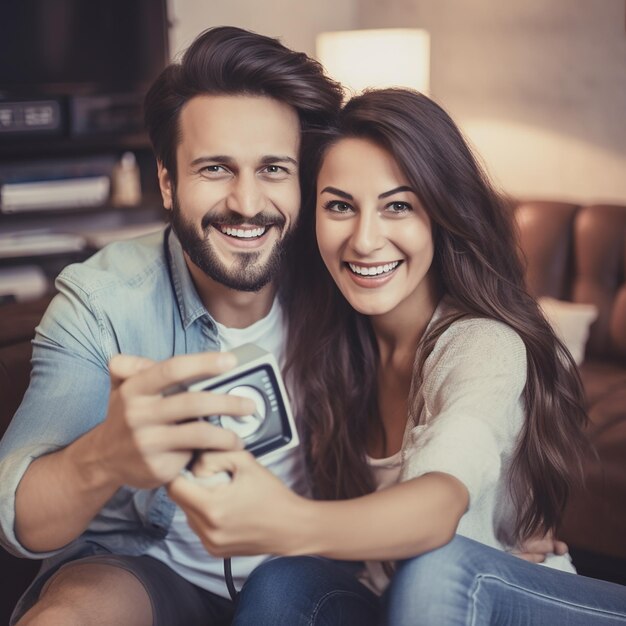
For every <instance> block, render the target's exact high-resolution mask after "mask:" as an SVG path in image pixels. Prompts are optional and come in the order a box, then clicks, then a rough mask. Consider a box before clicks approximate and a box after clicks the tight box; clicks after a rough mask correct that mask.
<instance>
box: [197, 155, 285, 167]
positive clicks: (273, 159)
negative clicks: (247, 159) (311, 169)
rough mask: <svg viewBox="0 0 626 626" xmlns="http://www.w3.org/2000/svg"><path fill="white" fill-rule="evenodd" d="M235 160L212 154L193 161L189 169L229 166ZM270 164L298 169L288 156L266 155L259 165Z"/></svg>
mask: <svg viewBox="0 0 626 626" xmlns="http://www.w3.org/2000/svg"><path fill="white" fill-rule="evenodd" d="M235 162H236V160H235V159H234V158H233V157H231V156H227V155H226V154H214V155H210V156H201V157H198V158H196V159H194V160H193V161H192V162H191V163H190V165H191V167H196V166H197V165H203V164H205V163H224V164H225V165H231V164H233V163H235ZM271 163H291V164H292V165H294V166H295V167H298V161H296V160H295V159H294V158H293V157H290V156H275V155H271V154H268V155H267V156H264V157H262V158H261V165H270V164H271Z"/></svg>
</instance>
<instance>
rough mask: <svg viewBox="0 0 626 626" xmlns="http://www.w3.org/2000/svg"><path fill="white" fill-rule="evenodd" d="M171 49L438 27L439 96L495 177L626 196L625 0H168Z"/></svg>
mask: <svg viewBox="0 0 626 626" xmlns="http://www.w3.org/2000/svg"><path fill="white" fill-rule="evenodd" d="M170 4H171V10H172V13H173V15H174V19H175V25H174V28H173V29H172V46H171V49H172V52H173V53H174V54H175V53H176V52H178V51H180V50H181V49H182V48H184V47H185V46H186V45H188V44H189V42H190V41H191V40H192V39H193V38H194V37H195V36H196V34H197V33H198V32H200V31H201V30H203V29H204V28H207V27H209V26H212V25H218V24H233V25H237V26H242V27H245V28H250V29H252V30H256V31H258V32H261V33H264V34H267V35H274V36H279V37H280V38H281V39H282V41H283V42H284V43H285V44H286V45H288V46H290V47H292V48H294V49H297V50H303V51H304V52H307V53H309V54H313V53H314V40H315V35H316V34H317V33H318V32H320V31H323V30H343V29H350V28H376V27H394V26H396V27H398V26H416V27H423V28H426V29H428V30H429V31H430V33H431V46H432V48H431V94H432V96H433V97H434V98H435V99H436V100H438V101H439V102H440V103H441V104H442V105H443V106H444V107H445V108H446V109H447V110H448V111H449V112H450V113H451V114H452V115H453V117H454V118H455V120H456V121H457V122H458V123H459V124H460V126H461V127H462V129H463V130H464V132H465V133H466V135H467V136H468V138H469V139H470V140H471V141H472V143H473V144H474V146H475V147H476V149H477V151H478V152H479V154H480V155H482V157H483V160H484V162H485V164H486V166H487V169H488V170H489V171H490V173H491V174H492V176H493V177H494V178H495V180H496V182H498V183H499V184H500V186H501V187H502V188H503V189H504V190H505V191H507V192H509V193H512V194H515V195H518V196H523V197H524V196H525V197H546V198H550V197H552V198H571V199H574V200H581V201H608V202H610V201H615V202H626V28H625V15H624V12H625V6H624V0H602V1H601V2H600V1H597V0H596V1H592V0H507V1H506V2H502V0H473V1H472V2H463V1H462V0H385V1H384V2H381V1H380V0H317V2H315V3H313V2H312V3H307V2H302V1H301V0H266V1H265V2H258V0H231V2H212V3H208V2H206V1H203V0H170Z"/></svg>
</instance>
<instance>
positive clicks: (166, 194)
mask: <svg viewBox="0 0 626 626" xmlns="http://www.w3.org/2000/svg"><path fill="white" fill-rule="evenodd" d="M157 177H158V179H159V188H160V189H161V197H162V198H163V206H164V207H165V208H166V209H168V210H170V209H171V208H172V206H173V194H174V191H173V185H172V179H171V177H170V173H169V172H168V171H167V168H166V167H165V166H164V165H163V163H162V162H161V161H157Z"/></svg>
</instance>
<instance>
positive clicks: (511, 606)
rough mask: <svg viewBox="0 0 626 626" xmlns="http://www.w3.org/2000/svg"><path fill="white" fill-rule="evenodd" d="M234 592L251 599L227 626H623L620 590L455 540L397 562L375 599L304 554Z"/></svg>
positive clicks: (264, 568) (265, 569)
mask: <svg viewBox="0 0 626 626" xmlns="http://www.w3.org/2000/svg"><path fill="white" fill-rule="evenodd" d="M244 591H246V592H252V593H249V595H248V597H247V598H246V599H245V600H244V606H239V607H238V610H237V616H236V618H235V621H234V622H233V624H236V625H237V626H242V625H243V624H258V625H259V626H264V625H268V626H269V625H270V624H272V625H274V624H290V625H292V624H293V625H294V626H300V625H302V626H304V625H305V624H306V625H307V626H331V625H333V626H334V625H337V626H339V625H342V626H345V625H352V624H358V625H359V626H361V625H363V626H366V625H369V624H372V625H374V624H381V623H382V624H387V625H389V626H417V625H420V626H422V625H424V626H430V625H432V626H456V625H463V626H469V625H472V626H484V625H488V624H505V625H506V626H521V625H524V626H535V625H540V624H548V625H550V626H561V625H563V624H567V626H593V625H596V624H598V625H605V624H606V625H607V626H608V625H611V626H614V625H616V624H626V587H623V586H621V585H616V584H613V583H609V582H605V581H600V580H595V579H592V578H586V577H584V576H577V575H575V574H569V573H566V572H560V571H558V570H554V569H551V568H548V567H544V566H542V565H535V564H533V563H528V562H526V561H523V560H522V559H519V558H517V557H515V556H512V555H510V554H507V553H505V552H502V551H501V550H495V549H493V548H489V547H488V546H485V545H483V544H480V543H478V542H476V541H472V540H471V539H466V538H465V537H461V536H458V535H457V536H456V537H455V538H454V539H453V540H452V541H451V542H450V543H449V544H447V545H446V546H444V547H442V548H439V549H438V550H433V551H432V552H428V553H426V554H423V555H421V556H418V557H415V558H412V559H407V560H406V561H402V562H400V563H398V566H397V569H396V573H395V575H394V577H393V580H392V582H391V584H390V586H389V588H388V589H387V591H386V592H385V594H384V595H383V597H382V599H380V600H379V599H377V598H376V596H374V595H373V594H372V593H371V592H370V591H369V590H368V589H366V588H365V587H364V586H363V585H361V584H360V583H359V582H358V581H357V580H356V579H355V578H354V576H353V575H352V574H350V573H349V572H347V571H345V570H344V569H342V568H341V567H340V566H339V565H337V564H335V563H334V562H333V561H327V560H324V559H317V558H314V557H295V558H280V559H274V560H272V561H268V562H266V563H264V564H263V565H261V566H260V567H259V568H257V570H255V571H254V572H253V573H252V575H251V576H250V577H249V578H248V581H247V582H246V584H245V586H244ZM259 594H262V596H263V597H262V598H261V597H259ZM245 595H247V594H245V593H244V594H242V596H245ZM377 603H378V605H379V606H377Z"/></svg>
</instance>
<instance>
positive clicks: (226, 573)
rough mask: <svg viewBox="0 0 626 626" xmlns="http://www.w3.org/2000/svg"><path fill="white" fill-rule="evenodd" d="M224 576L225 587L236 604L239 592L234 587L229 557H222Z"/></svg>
mask: <svg viewBox="0 0 626 626" xmlns="http://www.w3.org/2000/svg"><path fill="white" fill-rule="evenodd" d="M224 578H225V579H226V587H227V588H228V593H229V594H230V599H231V600H232V601H233V602H234V603H235V604H236V603H237V600H239V592H238V591H237V589H235V583H234V581H233V571H232V569H231V562H230V559H224Z"/></svg>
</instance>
